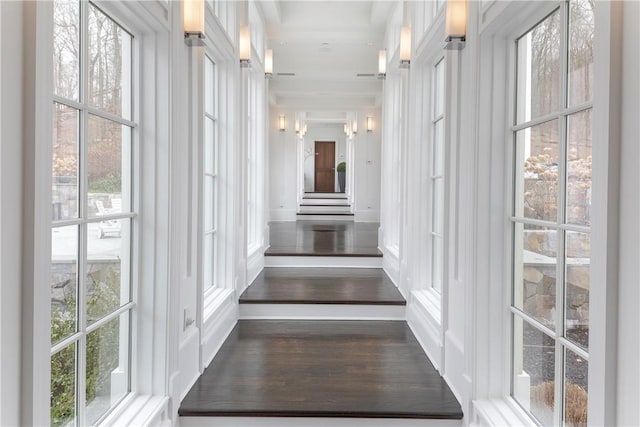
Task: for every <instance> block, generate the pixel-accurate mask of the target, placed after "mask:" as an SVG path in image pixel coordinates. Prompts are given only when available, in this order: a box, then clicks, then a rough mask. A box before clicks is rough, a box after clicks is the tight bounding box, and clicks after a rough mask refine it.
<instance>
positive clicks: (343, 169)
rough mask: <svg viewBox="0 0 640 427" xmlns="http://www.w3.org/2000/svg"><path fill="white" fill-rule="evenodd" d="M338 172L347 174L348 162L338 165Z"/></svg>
mask: <svg viewBox="0 0 640 427" xmlns="http://www.w3.org/2000/svg"><path fill="white" fill-rule="evenodd" d="M336 170H337V171H338V172H346V170H347V163H346V162H340V163H338V167H337V168H336Z"/></svg>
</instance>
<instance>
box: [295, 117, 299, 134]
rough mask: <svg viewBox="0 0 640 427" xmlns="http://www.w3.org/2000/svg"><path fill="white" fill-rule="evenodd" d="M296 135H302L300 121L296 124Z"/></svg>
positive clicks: (297, 120)
mask: <svg viewBox="0 0 640 427" xmlns="http://www.w3.org/2000/svg"><path fill="white" fill-rule="evenodd" d="M295 128H296V133H300V120H299V119H296V122H295Z"/></svg>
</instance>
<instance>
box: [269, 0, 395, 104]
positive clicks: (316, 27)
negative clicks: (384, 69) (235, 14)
mask: <svg viewBox="0 0 640 427" xmlns="http://www.w3.org/2000/svg"><path fill="white" fill-rule="evenodd" d="M397 4H398V3H397V1H386V0H378V1H311V0H309V1H307V0H298V1H282V0H266V1H259V2H257V5H258V7H259V8H260V9H261V12H262V15H263V17H264V18H265V21H266V22H265V24H266V30H267V47H268V48H271V49H273V78H272V80H271V82H270V84H269V85H270V90H269V91H270V100H271V103H272V104H277V105H282V106H288V107H294V108H297V109H300V110H301V111H312V110H325V111H326V110H336V109H338V110H340V111H347V110H355V109H358V108H364V107H369V106H374V105H379V103H380V97H381V92H382V82H381V81H380V80H378V79H377V78H376V76H375V75H376V73H377V71H378V51H379V50H380V49H382V47H383V44H384V42H383V41H384V35H385V28H386V23H387V19H388V17H389V16H390V15H391V13H392V9H393V7H394V6H395V5H397ZM283 74H285V75H283ZM286 74H293V75H286ZM358 74H365V76H357V75H358ZM367 74H368V76H366V75H367Z"/></svg>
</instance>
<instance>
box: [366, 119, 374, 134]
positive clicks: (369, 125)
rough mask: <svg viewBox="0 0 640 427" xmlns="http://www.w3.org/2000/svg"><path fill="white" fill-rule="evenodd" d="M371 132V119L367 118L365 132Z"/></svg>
mask: <svg viewBox="0 0 640 427" xmlns="http://www.w3.org/2000/svg"><path fill="white" fill-rule="evenodd" d="M372 131H373V117H371V116H367V132H372Z"/></svg>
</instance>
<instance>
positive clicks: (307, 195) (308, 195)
mask: <svg viewBox="0 0 640 427" xmlns="http://www.w3.org/2000/svg"><path fill="white" fill-rule="evenodd" d="M302 198H303V199H344V200H346V199H347V195H346V194H345V193H304V195H303V196H302Z"/></svg>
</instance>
